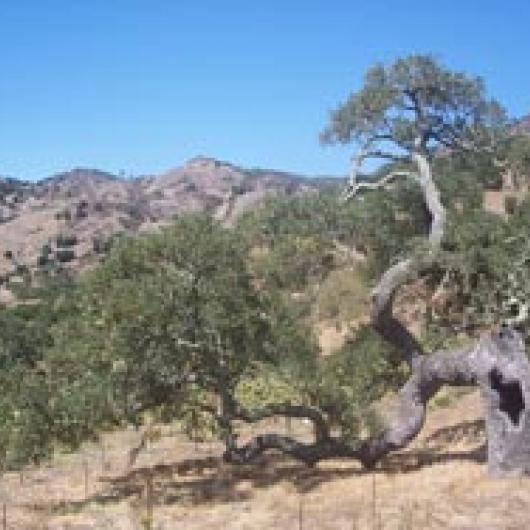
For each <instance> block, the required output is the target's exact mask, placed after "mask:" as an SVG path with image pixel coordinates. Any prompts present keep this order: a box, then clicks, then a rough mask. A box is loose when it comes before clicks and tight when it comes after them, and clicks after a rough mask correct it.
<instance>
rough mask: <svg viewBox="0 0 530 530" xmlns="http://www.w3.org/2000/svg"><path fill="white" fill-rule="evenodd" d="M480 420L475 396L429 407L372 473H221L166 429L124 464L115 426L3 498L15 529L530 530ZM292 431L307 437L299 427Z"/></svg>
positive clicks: (13, 482)
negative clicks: (498, 474)
mask: <svg viewBox="0 0 530 530" xmlns="http://www.w3.org/2000/svg"><path fill="white" fill-rule="evenodd" d="M479 416H480V407H479V401H478V396H477V394H476V393H473V394H468V395H466V396H464V397H462V398H461V399H460V401H459V403H458V404H457V405H456V408H453V409H451V408H446V409H435V410H433V411H431V413H430V415H429V419H428V422H427V425H426V428H425V429H424V433H422V436H421V439H419V440H418V441H417V442H416V443H415V444H414V446H413V447H411V448H410V449H408V450H407V451H403V452H401V453H398V454H395V455H393V456H391V457H389V458H388V459H386V460H385V461H384V462H382V463H381V465H380V466H379V468H378V469H377V470H376V471H375V472H373V473H368V472H365V471H364V470H362V469H361V468H360V467H359V466H358V465H357V464H356V463H355V462H349V461H330V462H325V463H321V464H320V465H319V466H318V467H316V468H314V469H308V468H306V467H304V466H302V465H300V464H298V463H296V462H294V461H292V460H289V459H286V458H283V457H279V456H274V455H272V456H269V457H267V458H266V459H263V460H261V461H260V462H258V463H256V465H253V466H242V467H232V466H227V465H225V464H223V463H222V462H221V461H220V459H219V458H218V455H219V454H220V447H219V446H216V445H215V444H209V443H205V444H199V445H198V446H197V447H196V446H195V445H194V444H193V443H190V442H187V441H185V440H184V439H183V438H181V437H180V436H179V435H175V433H171V432H170V431H166V432H165V433H164V434H165V435H164V436H162V437H161V438H160V440H158V441H157V442H156V443H153V444H152V445H151V446H150V447H149V448H148V450H147V451H145V452H144V453H142V454H141V455H140V457H139V458H138V461H137V463H136V464H135V466H134V468H132V469H127V466H126V457H127V451H128V450H129V449H130V447H132V446H133V445H134V444H135V443H137V441H138V438H139V435H138V433H135V432H133V431H122V432H117V433H111V434H108V435H106V436H105V437H104V451H102V450H101V446H99V445H88V446H86V447H85V448H84V449H83V451H80V452H78V453H76V454H72V455H58V456H57V457H56V458H55V460H54V462H53V463H52V464H51V465H50V466H48V467H45V466H42V467H40V468H37V469H26V470H25V471H24V473H23V476H22V482H21V477H20V476H19V474H15V473H10V474H7V475H5V476H4V477H3V479H2V481H1V483H0V492H1V495H2V500H3V501H5V502H6V505H7V519H8V521H7V522H8V528H10V529H17V530H18V529H20V530H24V529H43V528H47V529H54V530H60V529H61V530H66V529H72V530H73V529H76V530H81V529H88V528H97V529H105V528H109V529H110V528H112V529H124V530H125V529H140V528H153V529H160V530H162V529H177V528H186V529H197V530H199V529H201V530H202V529H207V528H215V529H224V528H229V529H269V528H272V529H297V528H299V526H300V523H301V524H302V528H303V529H305V530H317V529H318V530H325V529H354V528H357V529H378V530H379V529H385V530H386V529H396V530H398V529H418V530H420V529H421V530H423V529H442V528H450V529H480V530H486V529H506V530H507V529H524V528H530V516H529V510H528V509H529V507H530V488H529V486H530V479H506V480H494V479H491V478H489V477H488V476H487V473H486V469H485V464H484V443H483V442H484V440H483V426H482V422H481V421H480V419H479ZM293 423H294V422H293ZM282 427H283V424H278V425H276V428H282ZM293 429H294V430H295V432H296V434H297V435H300V436H304V435H306V434H307V432H304V429H307V427H305V426H303V425H302V424H298V425H294V426H293ZM85 462H86V464H85ZM87 489H88V491H86V490H87ZM150 504H151V505H152V508H151V509H152V519H151V521H150V520H149V519H150V518H149V505H150Z"/></svg>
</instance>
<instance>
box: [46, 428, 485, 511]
mask: <svg viewBox="0 0 530 530" xmlns="http://www.w3.org/2000/svg"><path fill="white" fill-rule="evenodd" d="M483 429H484V425H483V422H481V421H474V422H464V423H460V424H457V425H453V426H450V427H444V428H441V429H438V430H437V431H435V432H434V433H432V434H431V435H430V436H429V437H427V438H426V439H425V440H424V447H419V448H413V449H407V450H404V451H401V452H397V453H395V454H391V455H389V456H387V457H386V458H385V459H384V460H383V461H381V462H380V463H379V465H378V466H377V468H376V469H375V470H374V471H368V470H365V469H363V468H362V467H361V466H360V465H359V464H358V463H356V462H355V461H351V460H342V461H339V460H333V461H328V462H325V463H322V464H320V465H318V466H315V467H307V466H305V465H303V464H301V463H299V462H297V461H294V460H292V459H290V458H288V457H285V456H283V455H277V454H270V455H266V456H262V457H260V458H259V459H257V460H256V461H255V462H254V463H253V464H252V465H242V466H234V465H228V464H225V463H224V462H223V460H222V458H220V457H213V456H209V457H204V458H195V459H186V460H183V461H179V462H175V463H169V464H157V465H153V466H149V467H139V468H135V469H133V470H131V471H128V472H126V473H124V474H122V475H119V476H114V477H104V478H100V479H99V481H100V483H103V484H104V486H103V488H102V491H100V492H98V493H97V494H94V495H92V496H89V497H87V498H86V499H82V500H79V501H66V502H63V503H59V504H57V505H55V506H54V511H56V513H72V512H79V511H81V510H82V509H83V508H84V507H85V506H87V505H89V504H92V503H97V504H112V503H118V502H120V501H122V500H125V499H129V500H131V501H132V502H140V501H142V502H145V497H146V492H147V491H148V490H150V491H151V493H150V495H151V499H152V502H153V504H154V505H171V504H177V503H178V504H180V503H182V504H188V505H200V504H207V503H234V502H243V501H247V500H249V499H250V498H251V497H252V496H253V490H254V489H256V488H257V489H259V488H268V487H271V486H274V485H275V484H279V483H281V482H284V483H285V482H286V483H289V484H291V485H292V486H293V488H294V489H295V490H296V491H297V492H298V493H308V492H310V491H311V490H313V489H314V488H316V487H318V486H319V485H321V484H325V483H327V482H331V481H333V480H336V479H341V478H348V477H352V476H363V475H366V474H370V473H378V474H398V473H401V474H402V473H410V472H414V471H418V470H420V469H422V468H424V467H428V466H432V465H434V464H441V463H446V462H454V461H468V462H476V463H484V462H485V460H486V444H485V443H484V442H483V441H482V440H480V441H477V438H483V436H482V435H481V433H482V432H483ZM457 441H466V442H473V443H468V444H467V445H472V448H471V449H466V450H461V451H455V450H452V451H451V450H449V451H448V450H447V445H448V444H451V443H454V442H457ZM444 447H445V449H443V448H444Z"/></svg>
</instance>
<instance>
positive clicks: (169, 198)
mask: <svg viewBox="0 0 530 530" xmlns="http://www.w3.org/2000/svg"><path fill="white" fill-rule="evenodd" d="M340 182H341V179H340V178H336V177H307V176H304V175H300V174H296V173H290V172H286V171H279V170H271V169H261V168H253V169H248V168H244V167H242V166H239V165H236V164H232V163H230V162H226V161H222V160H218V159H215V158H212V157H205V156H196V157H193V158H191V159H190V160H188V161H187V162H186V163H185V164H183V165H182V166H178V167H175V168H173V169H170V170H168V171H166V172H164V173H162V174H159V175H144V176H138V177H122V176H120V175H116V174H113V173H110V172H107V171H103V170H100V169H92V168H86V167H74V168H72V169H71V170H68V171H63V172H59V173H56V174H54V175H51V176H50V177H47V178H44V179H42V180H39V181H37V182H28V181H23V180H17V179H13V178H7V177H5V178H0V280H3V283H8V282H9V280H10V278H12V277H13V276H15V275H16V271H17V270H21V269H22V270H29V271H31V270H37V269H38V268H40V267H45V266H50V264H52V263H56V262H57V261H60V263H61V266H63V267H65V268H67V269H73V270H82V269H84V268H86V267H89V266H91V265H93V264H94V263H96V262H97V260H98V259H97V258H98V255H99V254H101V253H102V252H104V251H105V249H107V248H108V246H109V242H110V241H111V240H112V239H113V238H114V237H116V236H117V235H120V234H126V235H133V234H136V233H141V232H146V231H152V230H156V229H158V228H159V227H161V226H164V225H165V224H168V223H169V222H171V220H172V219H174V218H175V217H177V216H180V215H184V214H186V213H190V212H195V211H205V212H208V213H209V214H211V215H213V216H214V217H216V218H217V219H219V220H221V221H223V222H226V223H228V224H229V223H232V222H233V221H234V220H235V219H236V218H237V216H239V215H240V214H241V213H242V212H244V211H246V210H248V209H249V208H251V207H252V206H254V205H255V204H257V203H259V202H260V201H261V200H263V199H264V198H265V197H266V196H270V195H277V194H284V195H290V194H298V193H310V192H315V191H318V190H319V189H322V188H323V187H327V186H331V185H337V184H339V183H340ZM65 242H67V243H69V244H68V245H65Z"/></svg>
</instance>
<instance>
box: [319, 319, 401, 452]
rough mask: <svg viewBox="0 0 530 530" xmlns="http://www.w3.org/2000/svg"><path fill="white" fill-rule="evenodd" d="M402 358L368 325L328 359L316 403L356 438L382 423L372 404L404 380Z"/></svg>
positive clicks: (346, 435)
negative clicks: (400, 362)
mask: <svg viewBox="0 0 530 530" xmlns="http://www.w3.org/2000/svg"><path fill="white" fill-rule="evenodd" d="M398 359H399V358H398V356H397V355H396V354H395V352H393V351H392V350H390V351H389V350H388V346H387V345H386V344H385V343H384V342H383V341H382V340H381V339H380V338H379V337H378V336H377V335H376V334H375V333H374V332H373V331H371V330H370V329H368V328H363V329H362V330H361V331H360V332H359V333H358V334H357V336H356V337H355V338H354V339H353V340H351V341H349V342H347V343H346V344H345V345H344V347H343V348H342V349H341V350H340V351H338V352H336V353H335V354H333V355H331V356H329V357H326V358H325V359H324V364H323V366H322V369H321V374H322V375H321V379H320V380H319V382H318V391H317V395H316V403H317V404H318V406H319V407H320V408H322V410H324V411H325V412H326V413H327V415H328V418H329V420H330V422H331V424H332V425H333V426H334V427H335V428H337V429H339V430H340V434H341V436H343V437H344V438H346V439H348V440H351V441H355V440H358V439H359V437H360V436H361V435H362V434H363V433H364V434H366V430H370V429H373V428H377V427H378V426H379V425H380V422H379V421H377V419H376V418H375V417H374V415H375V411H374V410H373V409H371V408H370V407H371V405H372V404H373V403H374V401H375V400H377V399H379V398H381V397H382V396H383V394H384V393H385V392H387V391H388V390H389V389H392V388H396V387H397V385H399V384H400V383H402V382H403V377H404V375H405V374H404V371H403V369H402V368H401V367H400V364H399V360H398Z"/></svg>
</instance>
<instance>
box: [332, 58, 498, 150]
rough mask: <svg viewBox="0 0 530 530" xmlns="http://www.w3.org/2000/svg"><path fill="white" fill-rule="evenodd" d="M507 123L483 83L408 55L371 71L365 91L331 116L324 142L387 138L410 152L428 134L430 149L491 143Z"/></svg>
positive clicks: (377, 66) (357, 93)
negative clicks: (470, 141)
mask: <svg viewBox="0 0 530 530" xmlns="http://www.w3.org/2000/svg"><path fill="white" fill-rule="evenodd" d="M418 110H419V112H418ZM504 124H505V115H504V111H503V109H502V108H501V107H500V105H499V104H498V103H496V102H494V101H492V100H488V99H487V98H486V97H485V94H484V86H483V83H482V80H481V79H479V78H474V77H470V76H468V75H466V74H464V73H462V72H454V71H451V70H449V69H447V68H445V67H444V66H443V65H441V64H439V63H437V62H436V60H435V59H434V58H433V57H431V56H428V55H410V56H408V57H404V58H400V59H398V60H397V61H395V62H394V63H393V64H391V65H389V66H384V65H381V64H378V65H375V66H373V67H372V68H370V69H369V70H368V71H367V73H366V75H365V79H364V84H363V86H362V88H361V89H360V90H359V91H357V92H354V93H353V94H351V96H350V97H349V98H348V100H347V101H346V102H345V103H344V104H343V105H341V106H340V107H339V108H338V109H337V110H336V111H334V112H333V113H332V114H331V119H330V123H329V125H328V127H327V129H326V130H325V131H324V133H323V135H322V139H323V140H324V141H326V142H341V143H350V142H352V141H356V142H360V143H363V142H364V141H366V139H370V138H373V137H375V136H381V135H384V137H385V139H387V140H388V139H390V140H391V141H392V142H394V143H395V144H396V145H398V146H400V147H402V148H403V149H406V150H409V149H411V147H412V146H413V145H414V142H415V140H416V138H418V137H423V136H424V135H425V133H426V131H428V132H429V138H425V139H424V140H427V141H428V143H429V142H430V143H431V144H432V145H434V144H436V145H445V146H456V145H457V144H460V143H461V142H462V140H464V141H467V140H470V139H472V140H473V141H474V142H478V143H482V142H483V143H488V141H489V140H490V138H491V135H492V134H493V133H495V132H496V130H497V129H502V128H503V126H504Z"/></svg>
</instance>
